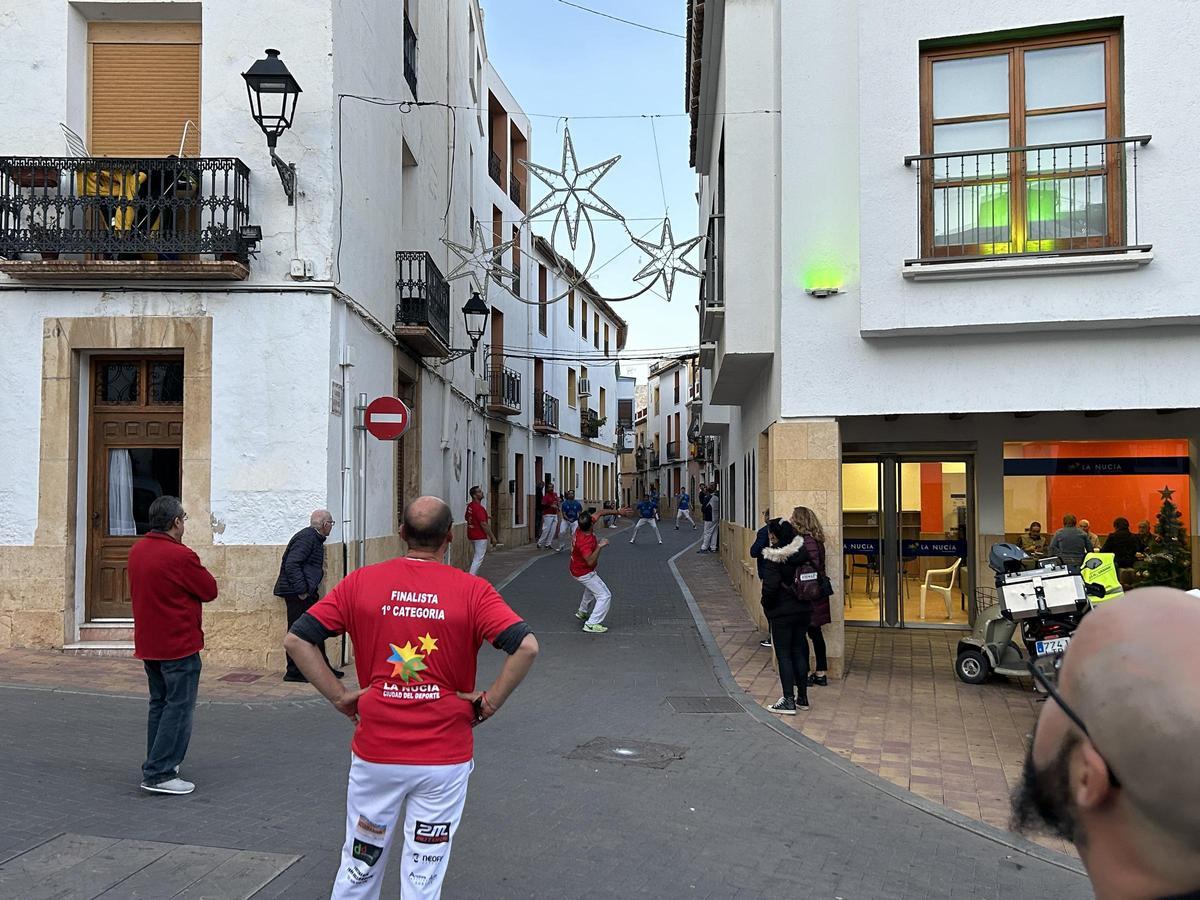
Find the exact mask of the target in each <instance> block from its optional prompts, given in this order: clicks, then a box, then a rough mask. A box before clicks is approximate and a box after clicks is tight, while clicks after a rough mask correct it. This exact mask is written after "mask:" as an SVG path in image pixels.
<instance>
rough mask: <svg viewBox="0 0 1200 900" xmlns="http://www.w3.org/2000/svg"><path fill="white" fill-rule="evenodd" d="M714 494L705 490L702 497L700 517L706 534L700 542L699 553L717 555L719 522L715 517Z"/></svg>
mask: <svg viewBox="0 0 1200 900" xmlns="http://www.w3.org/2000/svg"><path fill="white" fill-rule="evenodd" d="M713 499H714V498H713V493H712V491H711V490H709V489H707V488H706V489H705V491H704V493H702V494H701V495H700V516H701V519H702V520H703V521H704V534H703V536H702V537H701V540H700V549H699V550H697V551H696V552H697V553H715V552H716V544H717V538H716V533H717V521H716V518H715V516H714V515H713Z"/></svg>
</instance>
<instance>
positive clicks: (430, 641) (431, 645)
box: [417, 631, 437, 653]
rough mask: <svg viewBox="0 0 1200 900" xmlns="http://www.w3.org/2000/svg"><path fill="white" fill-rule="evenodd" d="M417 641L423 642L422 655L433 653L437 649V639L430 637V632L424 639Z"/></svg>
mask: <svg viewBox="0 0 1200 900" xmlns="http://www.w3.org/2000/svg"><path fill="white" fill-rule="evenodd" d="M417 640H419V641H420V642H421V652H422V653H432V652H433V651H434V650H436V649H437V638H435V637H430V636H429V632H428V631H427V632H425V636H424V637H422V638H417Z"/></svg>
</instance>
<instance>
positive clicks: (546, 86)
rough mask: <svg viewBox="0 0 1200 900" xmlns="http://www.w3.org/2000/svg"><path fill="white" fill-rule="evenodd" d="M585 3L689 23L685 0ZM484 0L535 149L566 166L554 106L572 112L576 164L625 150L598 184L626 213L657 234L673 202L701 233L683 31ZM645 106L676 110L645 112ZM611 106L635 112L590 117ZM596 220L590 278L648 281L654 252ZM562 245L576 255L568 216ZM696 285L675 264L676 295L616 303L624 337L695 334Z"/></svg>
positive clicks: (634, 346)
mask: <svg viewBox="0 0 1200 900" xmlns="http://www.w3.org/2000/svg"><path fill="white" fill-rule="evenodd" d="M572 2H575V0H572ZM578 3H579V5H582V6H588V7H591V8H592V9H595V10H599V11H601V12H604V13H608V14H609V15H612V16H618V17H621V18H624V19H629V20H632V21H635V22H639V23H641V24H644V25H648V26H651V27H654V28H658V29H662V30H663V31H668V32H673V33H675V34H677V35H682V34H684V33H685V31H686V24H685V13H686V2H685V0H651V2H647V0H578ZM481 5H482V6H483V9H484V35H485V39H486V41H487V49H488V56H489V58H490V59H491V62H492V65H493V66H494V67H495V68H496V71H497V72H499V73H500V77H501V78H503V79H504V82H505V84H507V85H508V88H509V90H510V91H511V92H512V94H513V96H514V97H515V98H516V100H517V103H518V104H519V105H520V106H521V108H522V109H523V110H524V111H525V113H526V114H527V115H529V117H530V123H531V130H532V132H533V134H532V136H531V139H530V144H531V149H532V153H531V157H532V159H533V161H534V162H537V163H542V164H543V165H547V166H551V167H553V168H554V169H558V168H559V167H560V165H561V162H562V151H563V147H562V128H563V122H562V120H560V119H558V118H557V117H559V116H566V117H567V120H568V121H569V123H570V128H571V139H572V142H573V143H574V145H575V154H576V158H577V159H578V161H579V166H580V167H581V168H586V167H587V166H589V165H591V164H593V163H597V162H601V161H603V160H606V159H608V158H609V157H611V156H616V155H618V154H620V156H621V160H620V162H618V163H617V164H616V165H615V166H614V167H613V168H612V169H611V170H610V171H609V172H608V173H607V174H605V175H604V176H603V177H602V178H601V179H600V181H599V182H598V183H597V184H596V193H597V194H599V195H600V196H601V197H602V198H603V199H605V200H607V201H608V203H610V204H611V205H612V206H614V207H616V209H617V210H618V211H619V212H620V213H621V214H622V215H624V216H625V218H626V222H627V224H628V226H629V230H630V231H632V232H633V233H634V234H635V235H637V236H638V237H643V238H645V239H646V240H650V241H652V242H653V243H654V244H657V243H658V242H659V238H660V237H661V233H662V219H663V216H664V214H666V213H668V212H669V215H670V219H671V228H672V230H673V232H674V237H675V242H676V243H679V242H681V241H683V240H686V239H687V238H690V237H693V236H694V235H696V234H697V229H698V227H699V225H698V216H697V208H696V186H697V182H696V174H695V172H694V171H693V170H692V168H691V166H690V165H689V163H688V140H689V124H688V118H687V116H686V115H683V113H684V100H683V90H684V46H685V45H684V41H683V40H682V39H681V38H679V37H670V36H667V35H663V34H658V33H655V32H652V31H647V30H644V29H641V28H636V27H633V26H631V25H625V24H622V23H620V22H615V21H612V20H610V19H606V18H603V17H601V16H598V15H594V14H592V13H589V12H585V11H583V10H581V9H577V8H575V7H573V6H571V5H569V4H567V3H564V2H562V0H481ZM646 113H667V114H669V115H670V117H669V118H656V119H653V120H651V119H647V118H641V117H640V116H641V115H643V114H646ZM543 114H544V115H543ZM612 115H634V116H638V118H629V119H624V118H622V119H586V118H583V117H585V116H612ZM652 123H653V124H652ZM652 129H653V130H652ZM656 136H657V141H658V152H657V153H656V152H655V137H656ZM660 165H661V178H660ZM530 181H531V183H532V191H531V196H532V199H533V202H536V201H537V200H540V199H541V197H542V196H543V195H544V193H545V192H544V190H543V187H544V186H543V185H542V184H541V182H540V181H538V180H537V179H536V178H531V179H530ZM664 198H665V200H664ZM593 221H594V222H596V225H595V234H596V248H595V260H594V262H593V264H592V266H591V269H590V271H589V280H590V281H591V282H592V284H593V285H594V286H595V287H596V289H597V290H598V291H599V292H600V294H601V295H602V296H609V297H614V296H623V295H627V294H632V293H634V292H635V291H637V290H638V289H639V288H641V287H642V286H643V285H644V282H642V283H639V282H636V281H634V280H633V276H634V275H635V274H636V273H637V272H638V270H639V269H641V268H642V266H643V265H645V264H646V263H647V262H648V261H649V257H648V256H646V255H645V254H644V253H642V252H641V251H640V250H639V249H638V248H637V247H636V246H635V245H633V244H632V243H631V242H630V240H629V237H628V235H627V234H626V232H625V229H624V228H622V227H621V225H620V224H619V223H617V222H614V221H610V220H607V219H602V218H601V217H599V216H594V217H593ZM552 222H553V217H550V216H547V217H545V218H539V219H538V220H536V222H535V223H534V230H535V232H538V233H541V234H543V235H544V236H546V237H549V231H548V229H549V227H550V224H551V223H552ZM581 230H582V226H581ZM556 248H557V249H558V250H559V251H560V252H562V253H564V255H566V256H568V257H570V256H571V253H570V246H569V244H568V242H567V240H566V236H565V233H563V230H562V229H561V228H560V235H559V236H558V237H557V238H556ZM622 251H624V252H622ZM701 251H702V247H700V248H697V249H696V250H695V251H693V253H692V254H691V255H690V256H689V257H688V259H689V261H690V262H692V263H693V265H696V266H697V268H700V261H701ZM589 255H590V248H588V247H586V246H585V245H584V243H583V242H582V241H581V242H580V244H579V247H578V249H577V251H576V254H575V261H576V262H577V264H579V265H581V266H582V264H583V263H586V262H587V259H588V256H589ZM698 293H699V280H698V279H696V278H694V277H692V276H690V275H686V274H679V275H677V276H676V278H675V287H674V290H673V292H672V299H671V302H670V303H667V301H666V299H665V292H664V290H663V286H662V282H661V281H659V283H658V284H657V285H656V286H655V287H654V289H653V291H651V292H648V293H645V294H643V295H642V296H640V297H638V298H636V299H634V300H629V301H626V302H622V303H616V304H614V309H615V310H616V312H617V314H618V315H620V316H621V317H622V318H624V319H625V320H626V321H627V322H628V323H629V339H628V343H627V348H628V349H629V350H635V351H646V350H651V349H656V348H665V347H683V346H694V345H695V343H696V340H697V332H698V323H697V314H696V302H697V300H696V298H697V295H698ZM645 368H646V367H645V366H637V365H623V366H622V371H623V373H625V374H634V373H635V372H637V373H639V374H641V375H642V376H643V377H644V374H645Z"/></svg>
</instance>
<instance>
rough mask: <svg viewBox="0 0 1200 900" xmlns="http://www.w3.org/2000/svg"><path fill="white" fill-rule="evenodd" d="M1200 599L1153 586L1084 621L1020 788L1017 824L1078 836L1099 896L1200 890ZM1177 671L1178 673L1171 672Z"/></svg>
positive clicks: (1110, 899)
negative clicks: (1198, 644) (1198, 640)
mask: <svg viewBox="0 0 1200 900" xmlns="http://www.w3.org/2000/svg"><path fill="white" fill-rule="evenodd" d="M1197 634H1200V601H1197V600H1196V598H1195V597H1191V596H1188V595H1187V594H1185V593H1184V592H1182V591H1178V590H1174V589H1172V588H1165V587H1152V588H1141V589H1139V590H1136V591H1132V592H1131V593H1129V594H1127V595H1125V597H1124V598H1122V599H1119V600H1115V601H1113V602H1111V603H1105V604H1102V605H1101V606H1100V607H1098V608H1096V609H1094V610H1093V611H1092V612H1090V613H1088V614H1087V615H1086V616H1084V617H1083V621H1082V622H1080V624H1079V627H1078V628H1077V629H1076V631H1075V633H1074V635H1073V636H1072V637H1071V644H1070V647H1069V648H1068V649H1067V650H1066V651H1065V653H1063V654H1062V655H1061V656H1058V657H1057V659H1058V661H1059V662H1060V663H1061V668H1059V670H1058V678H1057V685H1054V684H1052V683H1050V682H1049V681H1048V680H1047V679H1045V677H1044V675H1039V674H1038V673H1039V672H1040V670H1039V669H1037V668H1035V667H1033V666H1031V667H1030V668H1031V670H1032V671H1033V672H1034V677H1035V679H1036V680H1037V681H1038V682H1039V683H1040V684H1041V686H1042V688H1043V689H1044V690H1045V691H1046V692H1047V694H1048V695H1049V699H1048V700H1047V701H1046V703H1045V704H1043V706H1042V709H1041V712H1040V714H1039V716H1038V721H1037V725H1036V726H1035V728H1034V733H1033V740H1032V741H1031V742H1030V745H1029V749H1028V751H1027V752H1026V756H1025V766H1024V771H1023V772H1022V777H1021V783H1020V785H1019V787H1018V788H1017V789H1016V790H1015V791H1014V792H1013V800H1012V808H1013V826H1014V828H1015V829H1016V830H1019V831H1024V832H1030V831H1035V830H1036V831H1042V832H1045V833H1049V834H1052V835H1055V836H1057V837H1061V838H1063V839H1065V840H1068V841H1072V842H1074V844H1075V847H1076V849H1077V850H1078V851H1079V856H1080V859H1081V860H1082V861H1083V865H1084V867H1085V868H1086V869H1087V873H1088V878H1089V879H1090V880H1091V882H1092V887H1093V889H1094V890H1095V893H1096V897H1097V898H1098V900H1149V898H1162V900H1169V898H1174V900H1186V898H1193V900H1194V898H1197V897H1200V754H1198V753H1197V752H1196V747H1197V746H1198V745H1200V692H1198V691H1197V690H1196V683H1197V681H1198V680H1200V655H1198V654H1197V653H1196V647H1195V642H1196V635H1197ZM1166 673H1169V676H1168V675H1167V674H1166Z"/></svg>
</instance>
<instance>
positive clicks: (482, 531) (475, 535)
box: [467, 485, 500, 575]
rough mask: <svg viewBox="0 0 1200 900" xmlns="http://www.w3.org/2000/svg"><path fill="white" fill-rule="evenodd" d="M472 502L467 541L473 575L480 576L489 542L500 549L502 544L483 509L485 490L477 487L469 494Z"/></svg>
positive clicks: (468, 507)
mask: <svg viewBox="0 0 1200 900" xmlns="http://www.w3.org/2000/svg"><path fill="white" fill-rule="evenodd" d="M468 493H469V494H470V496H471V502H470V503H468V504H467V540H468V541H470V542H471V548H472V554H471V574H472V575H478V574H479V566H480V564H481V563H482V562H483V557H484V556H485V555H486V554H487V549H488V542H489V541H490V542H491V545H492V546H493V547H499V546H500V542H499V541H497V540H496V535H495V533H494V532H493V531H492V526H491V525H490V524H488V511H487V510H486V509H484V508H483V502H482V501H483V488H481V487H480V486H479V485H475V486H474V487H473V488H471V490H470V491H469V492H468Z"/></svg>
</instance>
